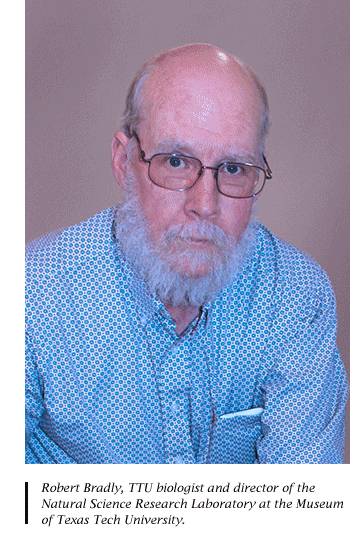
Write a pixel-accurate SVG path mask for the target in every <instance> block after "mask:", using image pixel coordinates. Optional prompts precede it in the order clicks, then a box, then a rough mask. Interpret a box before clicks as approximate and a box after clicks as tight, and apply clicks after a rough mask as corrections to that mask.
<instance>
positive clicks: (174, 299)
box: [26, 44, 347, 463]
mask: <svg viewBox="0 0 350 544" xmlns="http://www.w3.org/2000/svg"><path fill="white" fill-rule="evenodd" d="M267 127H268V104H267V98H266V93H265V91H264V89H263V87H262V85H261V84H260V82H259V80H258V79H257V77H256V76H255V75H254V73H253V72H252V71H251V69H250V68H248V67H247V66H246V65H245V64H243V63H242V62H240V61H238V60H237V59H235V58H234V57H232V56H231V55H229V54H227V53H225V52H224V51H221V50H219V49H217V48H215V47H213V46H210V45H204V44H191V45H188V46H183V47H180V48H178V49H175V50H171V51H169V52H167V53H164V54H161V55H159V56H157V57H156V58H154V59H152V60H151V61H148V62H147V63H145V65H144V66H143V68H142V70H141V71H140V73H139V74H138V75H137V76H136V78H135V80H134V82H133V84H132V86H131V88H130V92H129V95H128V97H127V108H126V114H125V117H124V124H123V127H122V130H118V131H117V132H116V134H115V137H114V140H113V144H112V169H113V173H114V176H115V178H116V180H117V182H118V183H119V185H120V186H121V187H123V188H124V189H125V191H126V200H125V202H124V203H123V204H121V205H120V206H119V207H117V208H112V209H109V210H106V211H104V212H101V213H99V214H97V215H96V216H94V217H92V218H91V219H89V220H87V221H85V222H83V223H81V224H79V225H76V226H74V227H71V228H68V229H66V230H63V231H61V232H59V233H55V234H53V235H49V236H48V237H46V238H44V239H41V240H39V241H38V242H34V243H32V244H31V245H30V247H29V250H28V284H27V285H28V318H27V323H28V329H27V337H28V363H27V364H28V367H27V369H28V370H27V372H28V373H27V386H28V393H27V399H28V401H27V429H28V431H27V447H26V459H27V462H29V463H255V462H258V463H341V462H342V455H343V443H344V409H345V402H346V396H347V382H346V377H345V372H344V369H343V367H342V364H341V361H340V358H339V354H338V351H337V349H336V344H335V337H336V315H335V301H334V296H333V292H332V289H331V286H330V284H329V280H328V278H327V276H326V275H325V273H324V272H323V271H322V270H321V269H320V267H319V266H318V265H317V264H316V263H315V262H314V261H312V260H311V259H310V258H309V257H308V256H306V255H304V254H302V253H301V252H300V251H298V250H296V249H295V248H293V247H292V246H290V245H289V244H287V243H284V242H281V241H279V240H277V239H276V238H275V237H274V236H273V235H272V234H271V233H270V232H269V231H268V230H267V229H266V228H264V227H263V226H261V225H259V224H258V223H256V222H254V221H253V220H252V216H253V215H254V208H255V204H256V200H257V195H258V194H259V193H260V191H261V190H262V189H263V187H264V183H265V181H266V179H269V178H270V177H271V170H270V168H269V166H268V163H267V160H266V158H265V155H264V139H265V136H266V132H267Z"/></svg>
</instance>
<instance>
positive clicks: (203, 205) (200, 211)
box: [185, 168, 220, 219]
mask: <svg viewBox="0 0 350 544" xmlns="http://www.w3.org/2000/svg"><path fill="white" fill-rule="evenodd" d="M214 174H215V172H214V170H212V169H205V168H203V170H202V172H201V175H200V177H199V179H198V180H197V182H196V183H195V184H194V185H193V187H191V188H190V189H188V190H187V191H186V201H185V213H186V214H187V215H190V216H195V217H197V218H201V219H213V218H215V217H217V216H218V215H219V213H220V207H219V191H218V190H217V186H216V179H215V175H214Z"/></svg>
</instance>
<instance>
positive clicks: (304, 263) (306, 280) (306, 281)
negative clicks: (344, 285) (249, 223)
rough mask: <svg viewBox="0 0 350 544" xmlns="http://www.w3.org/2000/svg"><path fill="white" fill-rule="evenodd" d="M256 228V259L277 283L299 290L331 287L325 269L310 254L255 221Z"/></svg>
mask: <svg viewBox="0 0 350 544" xmlns="http://www.w3.org/2000/svg"><path fill="white" fill-rule="evenodd" d="M256 228H257V238H258V258H260V259H261V260H262V263H263V266H262V267H263V268H264V266H265V267H266V268H267V269H268V270H270V273H272V274H273V275H274V276H275V278H276V281H277V282H279V283H283V284H284V286H285V287H287V286H289V285H290V286H294V287H299V288H300V289H303V290H309V289H329V288H330V289H331V284H330V281H329V278H328V276H327V274H326V272H325V271H324V270H323V269H322V267H321V266H320V265H319V264H318V263H317V262H316V261H315V260H314V259H313V258H312V257H311V256H310V255H308V254H307V253H305V252H304V251H301V250H300V249H298V248H296V247H294V246H293V245H292V244H290V243H289V242H286V241H284V240H281V239H279V238H277V237H276V236H275V235H274V234H272V232H271V231H269V229H267V228H266V227H265V226H263V225H261V224H259V223H258V224H257V226H256Z"/></svg>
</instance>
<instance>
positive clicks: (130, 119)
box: [121, 50, 270, 151]
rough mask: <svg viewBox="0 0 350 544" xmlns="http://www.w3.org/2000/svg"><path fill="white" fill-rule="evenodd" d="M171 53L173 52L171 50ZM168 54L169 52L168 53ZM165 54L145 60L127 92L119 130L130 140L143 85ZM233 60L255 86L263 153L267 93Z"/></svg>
mask: <svg viewBox="0 0 350 544" xmlns="http://www.w3.org/2000/svg"><path fill="white" fill-rule="evenodd" d="M172 51H173V50H172ZM169 53H170V52H169ZM166 54H167V53H165V54H164V53H160V54H159V55H156V56H155V57H153V58H151V59H149V60H147V61H146V62H145V63H144V64H143V65H142V66H141V68H140V69H139V70H138V72H137V73H136V75H135V77H134V79H133V81H132V83H131V85H130V87H129V90H128V94H127V97H126V106H125V111H124V116H123V118H122V124H121V130H122V131H123V132H124V133H125V134H126V136H128V138H131V136H132V134H133V132H134V131H136V129H137V127H138V125H139V123H140V122H141V118H142V107H143V105H144V86H145V83H146V81H147V79H148V77H149V76H150V74H151V73H152V72H153V71H154V70H155V69H156V67H157V64H158V60H159V59H160V57H163V58H164V56H165V55H166ZM233 59H234V60H235V61H236V62H237V63H238V64H239V65H240V66H241V68H242V69H243V70H244V72H245V73H246V74H247V75H248V76H249V77H250V78H251V79H252V80H253V83H254V84H255V87H256V89H257V91H258V94H259V96H260V99H261V102H262V105H263V113H262V118H261V135H260V142H261V145H260V147H261V151H263V148H264V141H265V138H266V136H267V134H268V131H269V127H270V121H269V104H268V99H267V93H266V90H265V88H264V86H263V84H262V83H261V81H260V80H259V78H258V76H257V75H256V74H255V72H254V71H253V70H252V68H251V67H250V66H248V64H246V63H245V62H243V61H241V60H240V59H238V58H237V57H233Z"/></svg>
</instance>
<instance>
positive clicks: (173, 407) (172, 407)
mask: <svg viewBox="0 0 350 544" xmlns="http://www.w3.org/2000/svg"><path fill="white" fill-rule="evenodd" d="M178 409H179V405H178V403H177V402H176V400H174V401H173V402H172V403H171V405H170V411H171V412H172V413H173V414H175V412H177V411H178Z"/></svg>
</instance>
